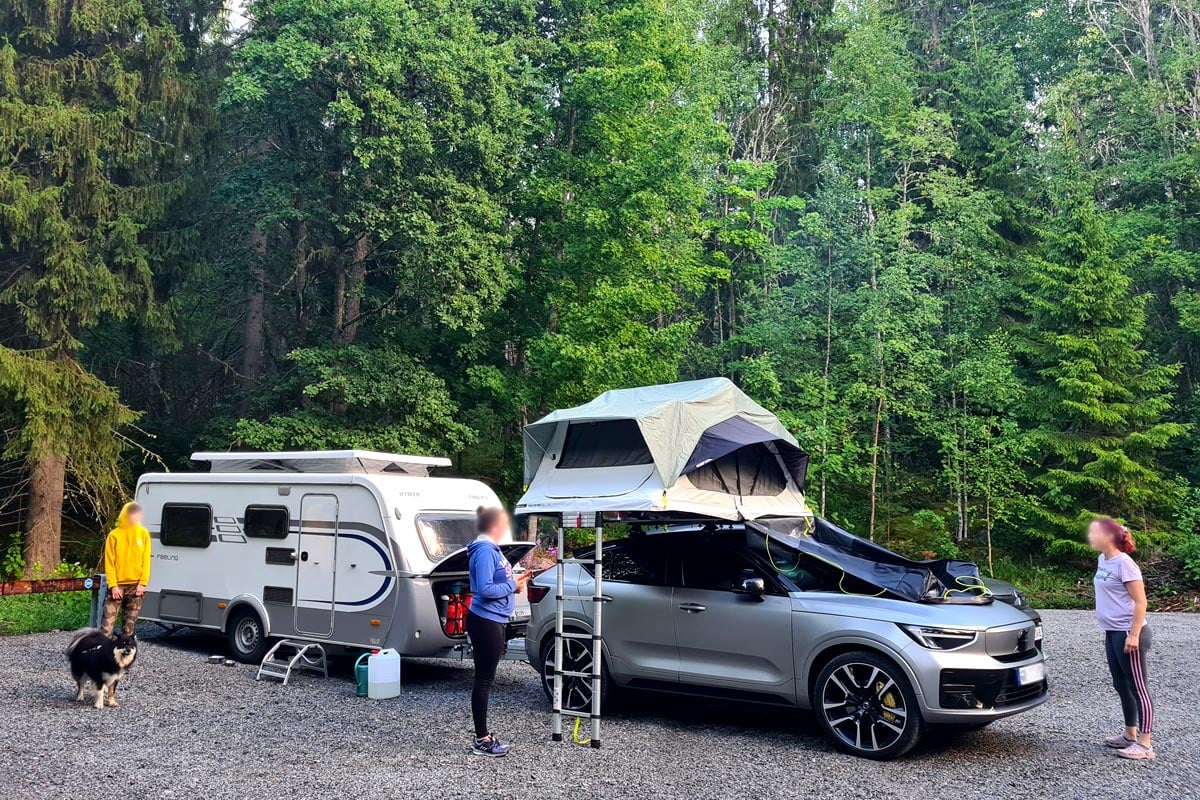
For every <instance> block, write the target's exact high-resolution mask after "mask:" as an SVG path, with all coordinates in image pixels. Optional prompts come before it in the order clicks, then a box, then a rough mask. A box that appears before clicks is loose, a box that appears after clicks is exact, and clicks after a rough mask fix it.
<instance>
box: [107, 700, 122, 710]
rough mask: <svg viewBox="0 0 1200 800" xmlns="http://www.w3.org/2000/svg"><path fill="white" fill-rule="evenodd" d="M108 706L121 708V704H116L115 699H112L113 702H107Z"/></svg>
mask: <svg viewBox="0 0 1200 800" xmlns="http://www.w3.org/2000/svg"><path fill="white" fill-rule="evenodd" d="M108 705H109V707H110V708H120V707H121V704H120V703H118V702H117V701H116V700H115V699H114V700H109V701H108Z"/></svg>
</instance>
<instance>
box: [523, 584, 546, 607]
mask: <svg viewBox="0 0 1200 800" xmlns="http://www.w3.org/2000/svg"><path fill="white" fill-rule="evenodd" d="M526 588H527V589H528V591H529V602H530V603H540V602H542V598H544V597H545V596H546V595H548V594H550V587H549V586H538V585H537V584H536V583H530V584H529V585H528V586H527V587H526Z"/></svg>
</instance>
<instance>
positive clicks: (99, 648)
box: [67, 628, 137, 708]
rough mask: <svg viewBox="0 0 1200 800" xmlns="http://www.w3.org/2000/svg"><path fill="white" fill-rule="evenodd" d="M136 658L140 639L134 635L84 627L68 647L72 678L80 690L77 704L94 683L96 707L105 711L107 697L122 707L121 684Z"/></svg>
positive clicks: (111, 704) (111, 702) (76, 696)
mask: <svg viewBox="0 0 1200 800" xmlns="http://www.w3.org/2000/svg"><path fill="white" fill-rule="evenodd" d="M136 658H137V639H135V638H134V637H133V636H132V635H127V634H124V633H118V634H117V635H115V636H105V635H104V634H103V633H101V632H100V631H98V630H96V629H95V628H84V629H83V630H81V631H79V632H78V633H76V634H75V635H74V636H73V637H72V638H71V644H69V645H68V646H67V659H68V660H69V661H70V662H71V677H72V678H74V679H75V683H76V685H77V686H78V687H79V691H78V692H76V694H75V700H76V702H78V701H80V700H82V699H83V692H84V687H85V685H86V684H87V683H88V682H89V681H90V682H91V684H92V686H93V687H94V688H95V695H96V702H95V706H96V708H104V700H105V697H106V696H107V698H108V704H109V705H110V706H116V705H119V704H118V703H117V684H118V683H120V682H121V678H124V677H125V670H127V669H129V667H130V665H132V664H133V662H134V660H135V659H136Z"/></svg>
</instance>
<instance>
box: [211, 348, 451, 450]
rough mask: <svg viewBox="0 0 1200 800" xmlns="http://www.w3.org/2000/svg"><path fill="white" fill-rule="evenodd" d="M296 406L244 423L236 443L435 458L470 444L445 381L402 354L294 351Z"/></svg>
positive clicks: (291, 387) (237, 430) (292, 390)
mask: <svg viewBox="0 0 1200 800" xmlns="http://www.w3.org/2000/svg"><path fill="white" fill-rule="evenodd" d="M289 359H290V361H291V362H292V363H293V365H294V366H295V370H294V372H293V373H292V378H291V381H289V383H288V384H286V385H285V386H284V387H281V391H283V390H287V391H288V393H289V394H291V396H292V397H295V398H296V399H297V400H298V401H299V403H298V405H299V407H298V408H296V409H295V410H294V411H289V412H281V413H274V414H271V415H270V416H269V417H267V418H266V419H265V420H258V419H242V420H239V421H238V422H237V423H236V425H235V427H234V430H233V433H232V435H233V438H234V441H235V442H236V443H238V444H240V445H243V446H246V447H252V448H258V449H262V450H287V449H299V450H321V449H338V448H363V449H371V450H381V451H384V452H394V453H414V454H430V455H437V454H440V453H445V452H447V451H450V452H454V451H457V450H460V449H462V448H464V447H466V446H467V445H468V444H470V443H471V442H472V441H473V440H474V432H473V431H472V430H471V429H470V428H468V427H467V426H466V425H463V424H462V423H460V422H458V421H457V419H456V416H457V411H458V409H457V406H455V404H454V402H453V401H452V400H451V398H450V394H449V392H448V391H447V389H446V385H445V383H444V382H443V381H442V380H441V379H440V378H438V377H437V376H436V375H434V374H433V373H432V372H430V371H429V370H428V369H426V368H424V367H423V366H421V365H420V364H419V363H417V362H416V361H414V360H413V359H412V358H410V357H409V356H406V355H404V354H403V353H402V352H400V351H398V350H396V349H393V348H386V347H379V348H374V349H366V348H363V347H355V346H346V347H333V348H324V349H317V348H314V349H306V350H296V351H293V352H292V353H291V354H290V356H289Z"/></svg>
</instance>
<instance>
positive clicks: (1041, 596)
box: [992, 558, 1096, 609]
mask: <svg viewBox="0 0 1200 800" xmlns="http://www.w3.org/2000/svg"><path fill="white" fill-rule="evenodd" d="M992 577H994V578H997V579H998V580H1002V581H1007V582H1008V583H1011V584H1013V585H1014V586H1016V587H1017V588H1018V589H1020V590H1021V591H1023V592H1025V594H1026V595H1028V597H1029V602H1030V605H1032V606H1033V607H1034V608H1080V609H1090V608H1095V602H1096V600H1095V590H1094V589H1093V588H1092V574H1091V571H1085V570H1081V569H1071V568H1069V567H1060V566H1049V565H1046V564H1045V563H1037V562H1035V561H1033V560H1030V561H1026V562H1017V561H1015V560H1010V559H1007V558H1005V559H1000V560H998V561H996V562H995V570H994V574H993V575H992Z"/></svg>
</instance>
